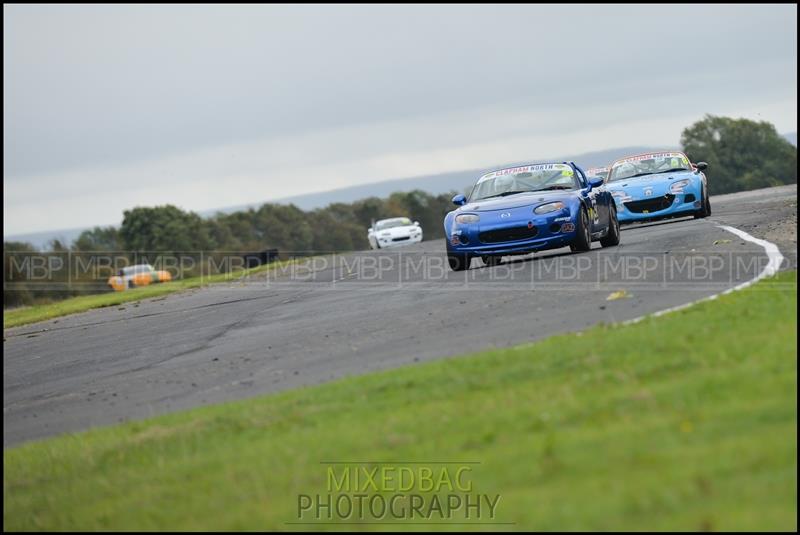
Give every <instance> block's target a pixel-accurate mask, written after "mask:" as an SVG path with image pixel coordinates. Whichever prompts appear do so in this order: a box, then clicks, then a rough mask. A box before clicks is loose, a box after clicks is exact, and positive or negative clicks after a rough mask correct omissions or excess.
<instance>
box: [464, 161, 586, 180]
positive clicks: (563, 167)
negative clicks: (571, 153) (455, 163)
mask: <svg viewBox="0 0 800 535" xmlns="http://www.w3.org/2000/svg"><path fill="white" fill-rule="evenodd" d="M534 171H561V172H562V173H564V172H565V171H569V172H570V175H571V174H572V167H570V166H569V165H567V164H565V163H542V164H536V165H523V166H522V167H509V168H508V169H500V170H498V171H492V172H491V173H486V174H485V175H483V176H482V177H481V178H480V179H478V184H480V183H481V182H483V181H485V180H489V179H490V178H495V177H498V176H504V175H516V174H519V173H532V172H534ZM570 175H565V176H570Z"/></svg>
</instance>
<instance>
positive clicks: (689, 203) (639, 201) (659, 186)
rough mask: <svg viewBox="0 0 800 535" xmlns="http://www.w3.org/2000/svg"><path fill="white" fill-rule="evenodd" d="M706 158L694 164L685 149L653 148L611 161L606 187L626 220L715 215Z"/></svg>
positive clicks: (621, 220)
mask: <svg viewBox="0 0 800 535" xmlns="http://www.w3.org/2000/svg"><path fill="white" fill-rule="evenodd" d="M707 167H708V165H707V164H706V163H705V162H698V163H697V165H694V164H692V163H691V162H690V161H689V158H688V157H687V156H686V155H685V154H684V153H682V152H674V151H672V152H670V151H665V152H650V153H646V154H638V155H636V156H629V157H627V158H622V159H621V160H617V161H616V162H614V163H613V164H611V170H610V171H609V173H608V177H607V178H606V187H607V188H608V190H609V191H610V192H611V194H612V195H613V196H614V199H615V201H616V204H617V211H618V212H619V220H620V222H622V223H627V222H633V221H646V220H652V219H662V218H666V217H685V216H694V217H695V218H703V217H708V216H709V215H711V203H710V202H709V200H708V188H707V183H706V175H705V174H703V171H704V170H705V169H706V168H707Z"/></svg>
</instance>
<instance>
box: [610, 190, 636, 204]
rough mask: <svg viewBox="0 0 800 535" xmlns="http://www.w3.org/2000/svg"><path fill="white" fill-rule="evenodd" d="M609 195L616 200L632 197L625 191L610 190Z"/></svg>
mask: <svg viewBox="0 0 800 535" xmlns="http://www.w3.org/2000/svg"><path fill="white" fill-rule="evenodd" d="M611 196H612V197H614V199H615V200H617V201H622V202H624V201H630V200H631V199H632V197H631V196H630V195H628V194H627V193H625V192H624V191H612V192H611Z"/></svg>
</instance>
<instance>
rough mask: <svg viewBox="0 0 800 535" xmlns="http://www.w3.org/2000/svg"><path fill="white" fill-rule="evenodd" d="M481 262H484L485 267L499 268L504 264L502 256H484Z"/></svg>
mask: <svg viewBox="0 0 800 535" xmlns="http://www.w3.org/2000/svg"><path fill="white" fill-rule="evenodd" d="M481 260H483V265H485V266H498V265H500V264H502V263H503V257H502V256H494V255H483V256H481Z"/></svg>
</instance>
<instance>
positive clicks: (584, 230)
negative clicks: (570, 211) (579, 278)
mask: <svg viewBox="0 0 800 535" xmlns="http://www.w3.org/2000/svg"><path fill="white" fill-rule="evenodd" d="M576 230H577V232H578V235H577V236H576V237H575V239H574V240H572V243H570V244H569V248H570V249H572V251H573V252H576V253H578V252H585V251H588V250H590V249H591V248H592V234H591V229H590V228H589V216H588V215H587V214H586V208H581V211H580V214H579V215H578V228H577V229H576Z"/></svg>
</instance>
